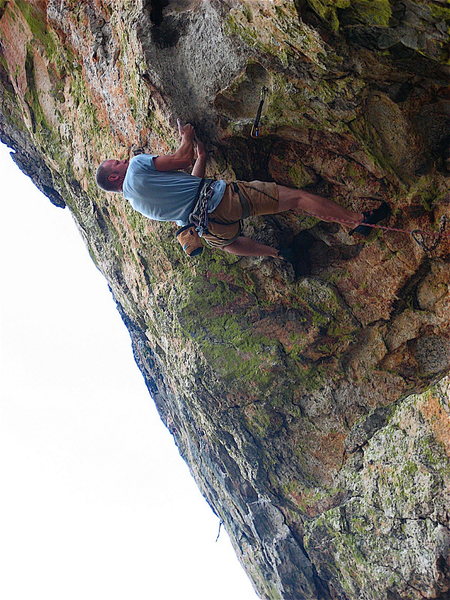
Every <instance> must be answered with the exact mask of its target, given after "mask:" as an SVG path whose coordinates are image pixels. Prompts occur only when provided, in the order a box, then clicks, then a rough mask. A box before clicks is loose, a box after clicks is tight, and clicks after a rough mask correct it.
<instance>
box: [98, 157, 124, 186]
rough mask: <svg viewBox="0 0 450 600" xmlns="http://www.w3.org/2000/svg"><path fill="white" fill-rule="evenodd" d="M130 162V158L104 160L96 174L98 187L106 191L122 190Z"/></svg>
mask: <svg viewBox="0 0 450 600" xmlns="http://www.w3.org/2000/svg"><path fill="white" fill-rule="evenodd" d="M128 164H129V161H128V160H116V159H108V160H104V161H103V162H102V164H101V165H100V166H99V168H98V169H97V174H96V176H95V180H96V182H97V185H98V187H100V188H101V189H102V190H105V191H106V192H121V191H122V184H123V180H124V179H125V175H126V173H127V169H128Z"/></svg>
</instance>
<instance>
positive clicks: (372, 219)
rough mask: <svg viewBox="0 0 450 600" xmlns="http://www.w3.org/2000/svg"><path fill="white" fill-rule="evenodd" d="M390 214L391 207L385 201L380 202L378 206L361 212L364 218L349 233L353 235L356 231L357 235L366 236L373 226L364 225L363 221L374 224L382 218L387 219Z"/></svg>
mask: <svg viewBox="0 0 450 600" xmlns="http://www.w3.org/2000/svg"><path fill="white" fill-rule="evenodd" d="M390 214H391V209H390V208H389V205H388V204H387V203H386V202H382V203H381V204H380V206H379V207H378V208H375V209H374V210H368V211H366V212H363V215H364V219H363V221H362V223H361V225H358V227H355V229H352V231H350V235H354V234H355V233H357V234H358V235H362V236H364V237H367V236H368V235H370V233H371V232H372V229H374V228H373V227H364V223H367V224H369V225H376V224H377V223H379V222H380V221H383V219H387V217H389V215H390Z"/></svg>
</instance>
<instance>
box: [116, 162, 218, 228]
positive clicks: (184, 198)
mask: <svg viewBox="0 0 450 600" xmlns="http://www.w3.org/2000/svg"><path fill="white" fill-rule="evenodd" d="M154 158H157V155H152V154H138V155H137V156H135V157H134V158H132V159H131V160H130V164H129V165H128V169H127V172H126V175H125V179H124V181H123V186H122V189H123V195H124V196H125V198H126V199H127V200H129V202H130V203H131V206H132V207H133V208H134V209H135V210H137V211H139V212H140V213H142V214H143V215H145V216H146V217H149V219H155V220H156V221H175V222H176V223H177V225H180V226H181V227H182V226H183V225H187V224H188V223H189V215H190V214H191V212H192V210H193V208H194V203H195V197H196V195H197V190H198V186H199V185H200V182H201V178H200V177H195V176H194V175H189V173H184V172H183V171H158V170H157V169H156V167H155V165H154V163H153V159H154ZM225 186H226V182H225V181H223V179H220V180H219V181H216V182H215V183H214V194H213V196H212V197H211V200H210V201H209V205H208V212H212V211H213V210H215V209H216V208H217V206H218V205H219V203H220V201H221V200H222V198H223V194H224V192H225Z"/></svg>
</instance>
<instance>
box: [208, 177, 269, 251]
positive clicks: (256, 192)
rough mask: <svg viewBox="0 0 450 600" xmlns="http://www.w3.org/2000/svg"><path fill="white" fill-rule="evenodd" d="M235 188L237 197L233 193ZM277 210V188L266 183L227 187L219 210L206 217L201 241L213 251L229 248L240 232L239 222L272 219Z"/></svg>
mask: <svg viewBox="0 0 450 600" xmlns="http://www.w3.org/2000/svg"><path fill="white" fill-rule="evenodd" d="M235 185H237V187H238V189H239V193H237V192H236V191H235V189H234V187H235ZM277 212H279V209H278V186H277V184H276V183H271V182H268V181H237V182H236V184H233V183H228V184H227V187H226V188H225V193H224V195H223V198H222V200H221V201H220V204H219V206H218V207H217V208H216V210H214V211H213V212H212V213H210V214H209V215H208V221H209V222H208V233H206V234H204V235H203V239H204V240H205V241H206V242H207V243H208V244H209V245H210V246H213V247H215V248H221V247H223V246H228V245H229V244H232V243H233V242H234V241H235V240H236V238H238V237H239V236H240V234H241V231H242V219H246V218H247V217H254V216H256V215H274V214H275V213H277Z"/></svg>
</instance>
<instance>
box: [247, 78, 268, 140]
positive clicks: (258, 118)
mask: <svg viewBox="0 0 450 600" xmlns="http://www.w3.org/2000/svg"><path fill="white" fill-rule="evenodd" d="M268 93H269V88H268V87H266V86H263V88H262V89H261V100H260V102H259V106H258V111H257V113H256V117H255V120H254V122H253V126H252V130H251V132H250V136H251V137H252V138H257V137H259V122H260V121H261V114H262V109H263V106H264V102H265V100H266V96H267V94H268Z"/></svg>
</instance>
